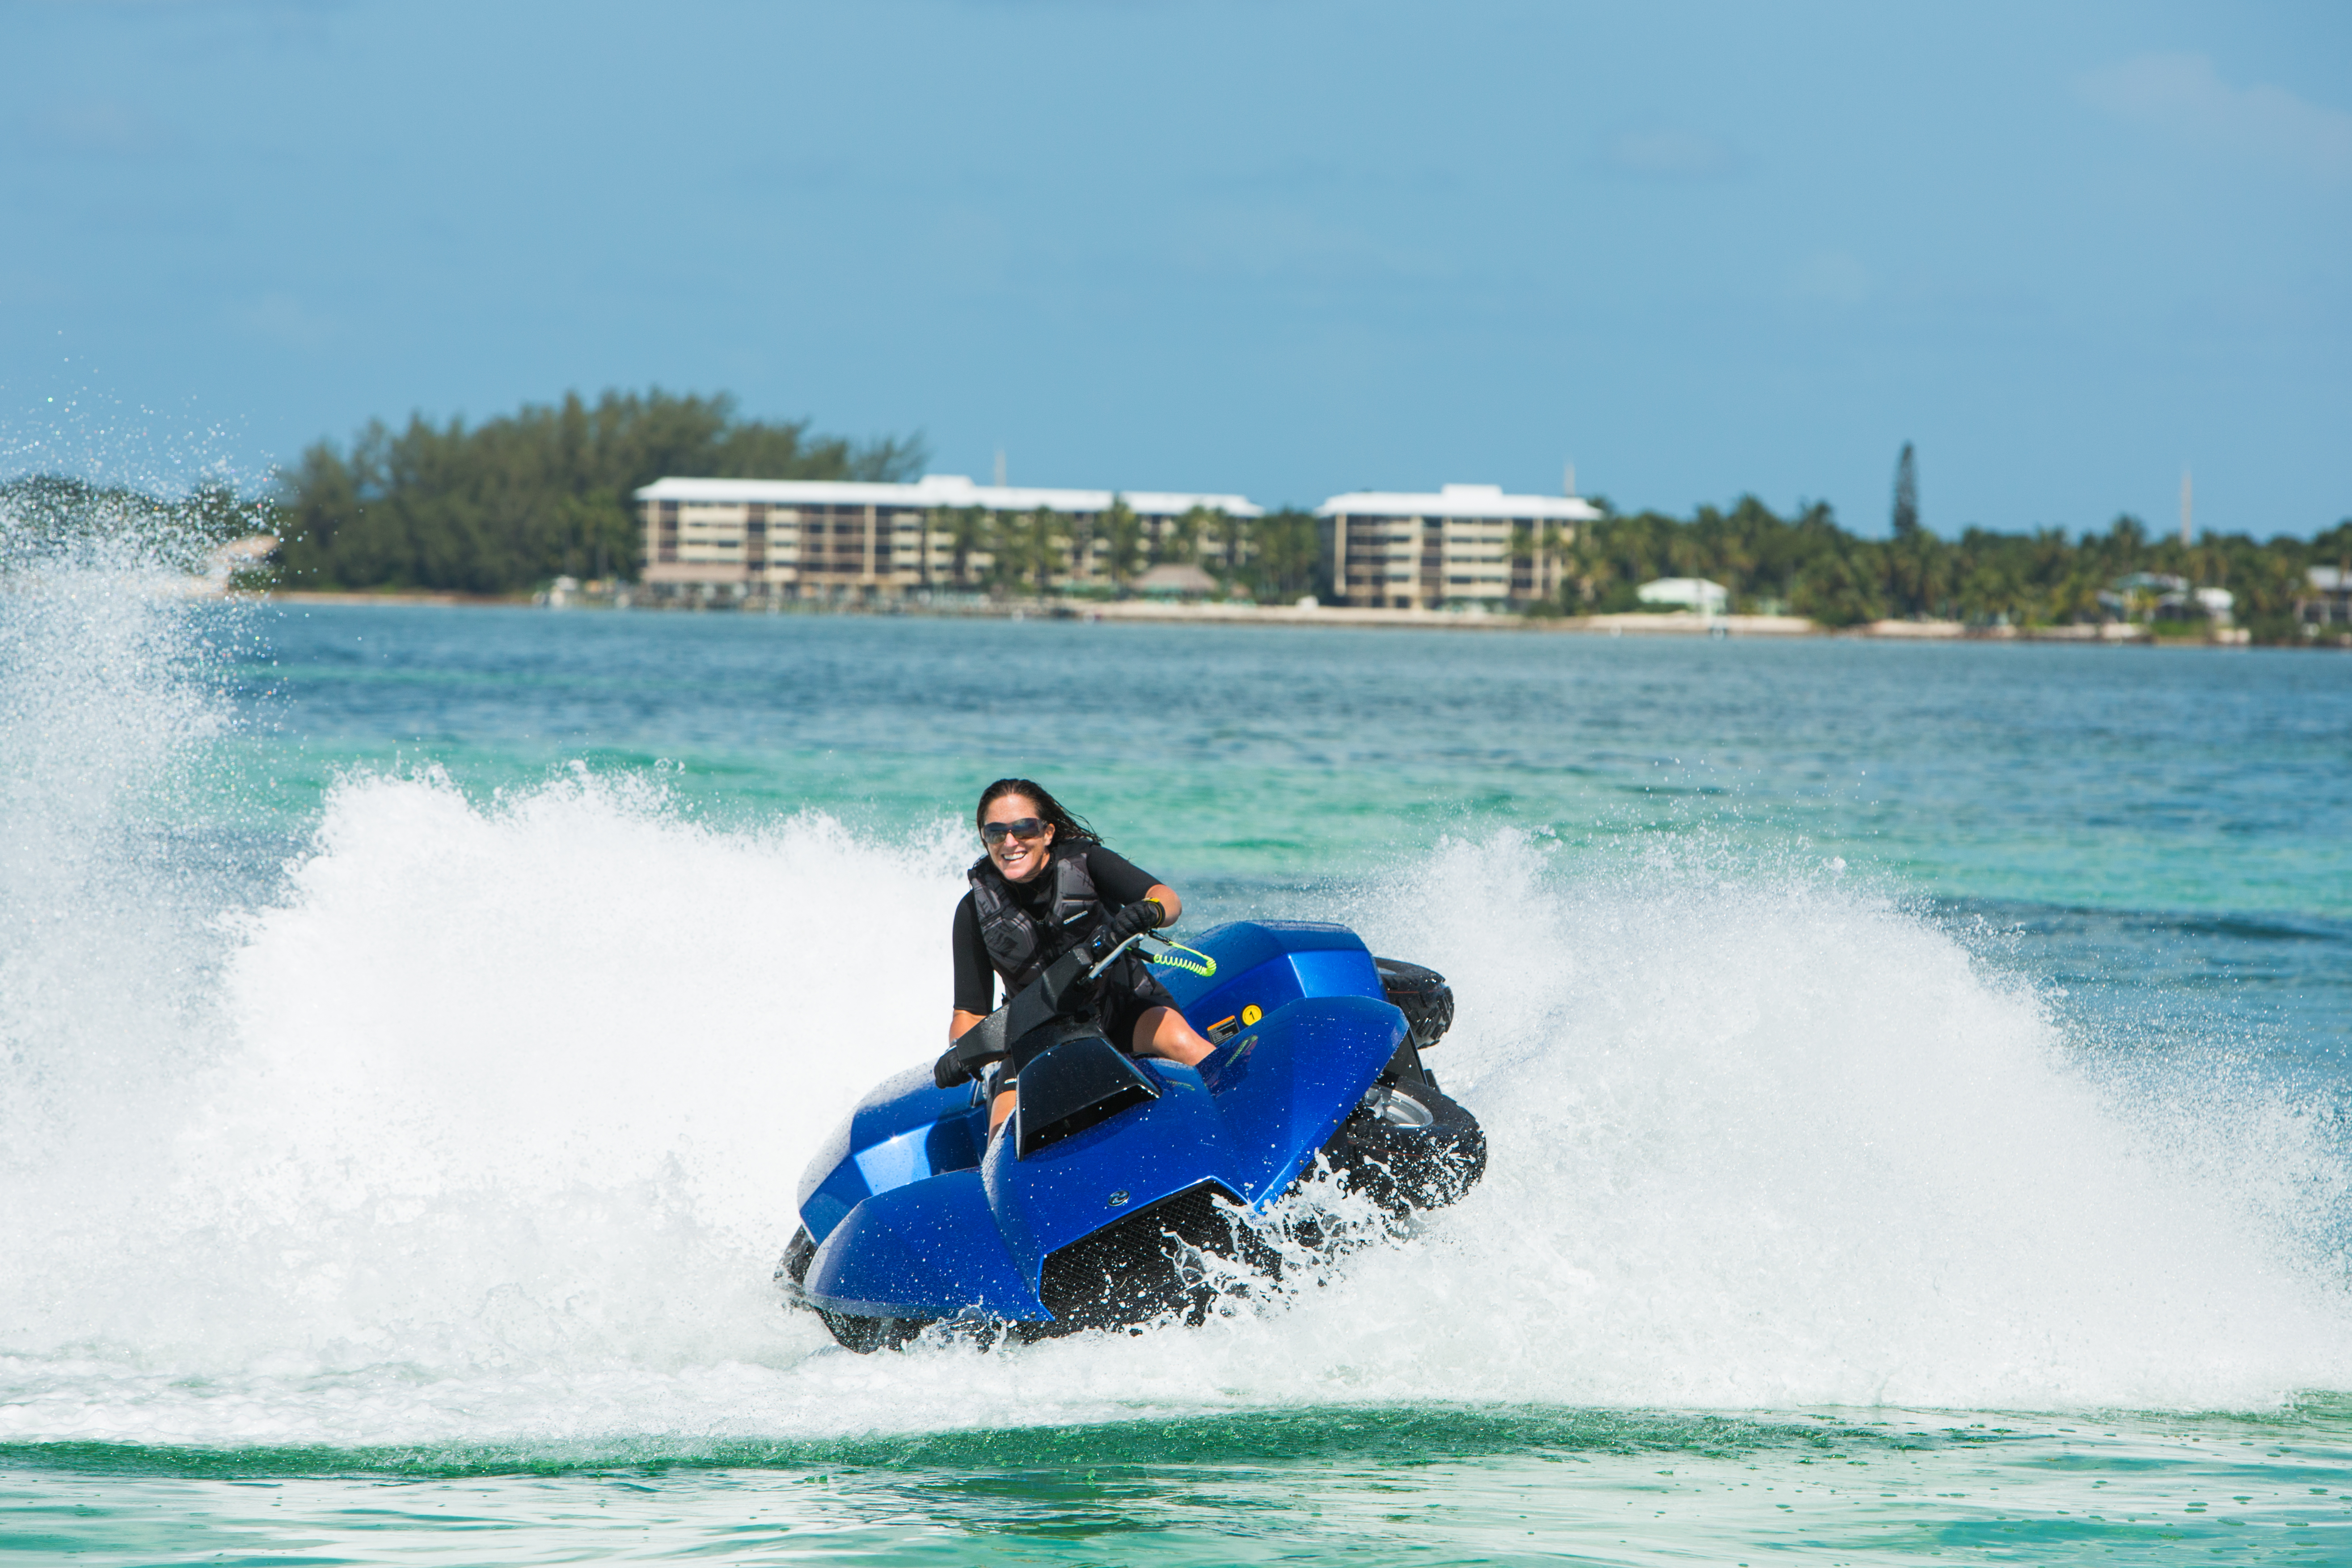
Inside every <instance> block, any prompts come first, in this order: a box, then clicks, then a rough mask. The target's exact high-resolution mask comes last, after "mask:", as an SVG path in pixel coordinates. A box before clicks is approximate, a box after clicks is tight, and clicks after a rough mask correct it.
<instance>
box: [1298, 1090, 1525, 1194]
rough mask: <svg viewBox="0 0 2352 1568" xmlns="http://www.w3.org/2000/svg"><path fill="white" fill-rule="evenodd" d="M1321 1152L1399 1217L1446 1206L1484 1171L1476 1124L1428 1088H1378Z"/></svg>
mask: <svg viewBox="0 0 2352 1568" xmlns="http://www.w3.org/2000/svg"><path fill="white" fill-rule="evenodd" d="M1323 1152H1324V1154H1325V1156H1326V1157H1327V1158H1328V1159H1329V1161H1330V1162H1331V1165H1332V1168H1333V1169H1334V1170H1336V1171H1337V1172H1338V1173H1339V1176H1340V1179H1341V1180H1343V1181H1344V1182H1346V1183H1347V1184H1349V1186H1350V1187H1351V1188H1353V1189H1354V1190H1355V1191H1358V1192H1360V1193H1363V1194H1367V1195H1369V1196H1370V1198H1371V1199H1372V1200H1373V1201H1374V1202H1376V1203H1378V1204H1379V1205H1381V1207H1383V1208H1385V1209H1387V1210H1389V1211H1390V1212H1391V1214H1396V1215H1403V1214H1405V1213H1407V1212H1409V1211H1411V1210H1413V1209H1433V1208H1442V1207H1444V1205H1447V1204H1450V1203H1453V1202H1454V1200H1456V1199H1457V1198H1459V1197H1461V1196H1462V1194H1465V1193H1466V1192H1468V1191H1469V1190H1470V1189H1471V1188H1472V1187H1474V1186H1475V1185H1477V1184H1478V1178H1479V1177H1481V1176H1483V1175H1485V1174H1486V1132H1485V1131H1484V1130H1482V1129H1481V1128H1480V1127H1479V1125H1478V1119H1477V1118H1476V1117H1475V1116H1473V1115H1471V1114H1470V1113H1469V1112H1468V1111H1467V1110H1464V1109H1463V1108H1462V1107H1461V1106H1460V1105H1458V1104H1456V1103H1455V1102H1454V1100H1453V1099H1452V1098H1451V1097H1449V1096H1447V1095H1446V1094H1444V1093H1443V1092H1441V1091H1440V1090H1439V1089H1438V1088H1437V1086H1436V1085H1434V1084H1432V1083H1427V1082H1420V1083H1416V1082H1412V1081H1410V1080H1400V1081H1398V1082H1395V1083H1385V1084H1374V1085H1373V1086H1372V1088H1371V1089H1370V1090H1369V1091H1368V1092H1367V1093H1366V1094H1365V1096H1364V1098H1363V1100H1362V1102H1361V1103H1360V1104H1359V1105H1358V1106H1357V1107H1356V1109H1355V1110H1353V1111H1351V1112H1349V1116H1348V1120H1347V1121H1343V1122H1341V1123H1340V1124H1339V1131H1337V1132H1334V1133H1333V1134H1332V1135H1331V1141H1330V1142H1328V1143H1326V1144H1325V1145H1324V1146H1323Z"/></svg>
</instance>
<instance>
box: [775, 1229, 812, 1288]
mask: <svg viewBox="0 0 2352 1568" xmlns="http://www.w3.org/2000/svg"><path fill="white" fill-rule="evenodd" d="M815 1256H816V1242H815V1241H814V1239H812V1238H811V1237H810V1236H809V1232H808V1226H801V1227H800V1228H799V1229H798V1230H796V1231H794V1232H793V1238H792V1240H790V1241H788V1242H786V1243H785V1244H784V1255H783V1257H782V1258H780V1259H778V1260H777V1263H776V1278H777V1279H779V1280H781V1281H782V1282H783V1283H785V1284H787V1285H789V1286H790V1287H791V1288H792V1290H793V1294H795V1295H797V1294H798V1293H799V1291H800V1288H801V1287H802V1286H803V1285H805V1284H806V1283H808V1271H809V1260H810V1259H811V1258H814V1257H815Z"/></svg>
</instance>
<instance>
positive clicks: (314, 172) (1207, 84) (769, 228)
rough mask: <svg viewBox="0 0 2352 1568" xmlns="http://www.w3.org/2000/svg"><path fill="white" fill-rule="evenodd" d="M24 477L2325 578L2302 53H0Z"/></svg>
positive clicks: (878, 5) (2339, 513)
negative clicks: (701, 498) (306, 475)
mask: <svg viewBox="0 0 2352 1568" xmlns="http://www.w3.org/2000/svg"><path fill="white" fill-rule="evenodd" d="M0 216H5V234H6V239H5V247H0V471H21V470H24V469H26V468H66V469H78V470H80V471H86V472H91V473H96V474H100V475H102V476H104V477H109V478H117V479H122V478H130V479H150V480H163V481H172V480H184V479H186V478H187V477H189V476H191V475H193V474H195V473H197V472H199V471H204V470H214V471H220V472H225V473H227V474H230V475H233V476H236V477H237V478H239V479H242V480H247V481H257V480H258V479H260V478H261V477H262V476H265V475H266V474H267V472H268V468H269V467H270V465H272V464H273V463H278V462H287V461H290V460H291V459H293V458H295V457H296V456H298V455H299V452H300V450H301V448H302V447H304V446H306V445H307V444H309V443H310V442H311V441H313V440H316V439H318V438H320V437H324V436H332V437H339V438H341V437H348V436H349V435H350V433H351V432H352V429H353V428H354V427H355V426H358V425H359V424H360V423H362V421H364V420H365V419H367V418H369V417H370V416H383V417H385V418H387V419H393V420H399V419H404V418H405V417H406V416H407V415H408V414H409V413H410V412H411V411H412V410H422V411H424V412H425V414H427V415H428V416H434V417H439V418H446V417H447V416H452V415H464V416H468V417H469V418H480V417H482V416H488V415H492V414H497V413H499V412H502V411H505V410H508V409H510V408H512V407H513V406H515V405H517V404H519V403H521V402H524V401H526V400H529V401H546V400H549V399H551V398H554V397H556V396H560V395H562V392H563V391H564V390H565V389H566V388H571V387H578V388H582V389H585V390H593V389H597V388H601V387H605V386H622V387H642V386H646V385H648V384H661V385H663V386H666V387H668V388H670V389H672V390H677V391H703V392H714V391H720V390H727V391H732V392H734V393H735V394H737V395H738V396H739V397H740V399H741V402H742V405H743V407H744V409H745V411H746V412H749V413H752V414H756V415H761V416H812V417H814V420H815V421H816V423H817V425H818V426H819V427H820V428H823V429H826V430H835V431H841V432H845V433H849V434H854V435H875V434H882V433H893V432H895V433H908V432H916V431H919V432H921V433H922V434H923V435H924V436H925V437H927V438H928V439H929V442H930V445H931V448H932V451H933V454H934V457H933V463H932V466H933V468H937V469H940V470H941V471H949V472H966V473H971V474H973V475H975V476H977V477H982V478H984V477H985V476H986V475H987V474H988V472H989V470H990V468H991V465H992V461H993V458H994V455H995V453H996V451H997V450H998V449H999V448H1000V447H1001V448H1003V450H1004V451H1005V453H1006V456H1007V462H1008V465H1009V468H1010V471H1011V477H1012V478H1013V480H1014V481H1015V482H1018V483H1030V484H1067V485H1089V486H1091V485H1109V486H1118V487H1124V488H1130V489H1160V488H1165V489H1233V490H1240V491H1243V492H1244V493H1247V494H1248V495H1250V496H1251V497H1252V498H1253V499H1255V500H1260V501H1263V502H1265V503H1268V504H1276V503H1280V502H1285V501H1290V502H1300V503H1306V504H1312V503H1314V502H1316V501H1318V500H1321V499H1322V498H1323V497H1324V496H1326V495H1328V494H1330V493H1332V492H1334V491H1338V490H1343V489H1356V488H1380V489H1425V488H1433V487H1434V486H1436V485H1438V484H1440V483H1443V482H1446V481H1474V482H1475V481H1486V482H1494V483H1500V484H1504V485H1507V486H1508V487H1510V488H1512V489H1531V490H1539V491H1551V490H1556V489H1558V488H1559V484H1560V479H1561V468H1562V465H1563V464H1564V463H1566V462H1568V461H1570V460H1571V459H1572V460H1573V461H1574V462H1575V464H1576V467H1577V476H1578V479H1579V482H1580V489H1583V490H1584V491H1586V492H1588V493H1594V492H1597V493H1601V494H1605V495H1607V496H1609V497H1610V498H1611V499H1612V500H1614V501H1616V502H1617V504H1618V505H1620V506H1621V507H1627V508H1633V507H1640V506H1655V507H1660V508H1664V509H1667V510H1676V511H1680V510H1686V509H1688V508H1689V507H1691V506H1692V505H1694V504H1696V503H1698V502H1701V501H1715V502H1718V503H1720V502H1727V501H1728V500H1731V499H1732V498H1733V497H1735V496H1736V495H1738V493H1740V492H1742V491H1752V492H1754V493H1756V494H1757V495H1759V496H1760V497H1762V498H1763V499H1764V500H1767V501H1768V502H1769V503H1771V504H1773V505H1774V506H1777V507H1783V508H1785V507H1790V506H1793V505H1794V504H1796V503H1797V502H1798V501H1799V500H1801V499H1818V500H1828V501H1829V502H1831V503H1832V505H1833V506H1835V507H1836V509H1837V510H1838V513H1839V515H1840V517H1841V518H1843V520H1844V521H1846V522H1847V523H1848V524H1849V525H1850V526H1853V527H1855V528H1857V529H1860V530H1863V531H1873V532H1876V531H1884V530H1885V526H1886V515H1887V503H1888V493H1889V487H1890V485H1891V482H1892V477H1893V469H1894V464H1895V453H1896V450H1897V448H1898V447H1900V445H1901V444H1902V443H1903V442H1904V441H1905V440H1906V439H1907V440H1911V441H1915V442H1916V443H1917V446H1918V451H1919V471H1920V479H1921V492H1922V500H1923V510H1925V513H1926V516H1927V521H1928V523H1929V524H1930V526H1932V527H1935V528H1937V529H1938V530H1940V531H1948V532H1949V531H1957V530H1958V529H1959V528H1960V527H1962V526H1965V525H1968V524H1970V523H1976V524H1981V525H1983V526H1986V527H1991V528H1999V529H2023V528H2030V527H2034V526H2037V525H2061V526H2064V527H2067V528H2069V529H2079V528H2083V527H2086V526H2089V527H2097V526H2104V525H2105V522H2106V521H2107V520H2108V519H2110V518H2112V517H2113V516H2114V515H2115V514H2116V512H2117V511H2119V510H2132V511H2135V512H2137V513H2139V514H2140V515H2142V516H2143V517H2146V518H2147V519H2148V520H2149V521H2151V522H2152V523H2154V524H2156V525H2157V526H2159V527H2164V528H2169V527H2171V526H2173V525H2174V523H2175V521H2176V517H2177V507H2178V496H2179V480H2180V473H2181V469H2182V467H2183V466H2184V465H2189V466H2191V467H2193V468H2194V471H2195V475H2196V491H2197V503H2198V511H2197V515H2198V521H2199V522H2200V525H2202V526H2206V527H2210V528H2215V529H2220V530H2226V531H2249V532H2252V533H2255V534H2257V535H2260V536H2268V535H2270V534H2272V533H2275V532H2292V533H2298V534H2308V533H2310V532H2312V531H2314V530H2315V529H2318V528H2323V527H2326V526H2329V525H2331V524H2332V523H2334V522H2335V521H2336V520H2338V519H2340V518H2343V517H2345V516H2347V515H2352V7H2347V6H2344V5H2325V4H2313V5H2270V6H2261V5H2161V4H2133V5H2099V4H2075V5H2060V6H2053V5H1987V4H1971V5H1948V6H1944V7H1929V6H1924V5H1778V6H1763V5H1709V4H1686V5H1677V4H1659V5H1639V6H1629V5H1570V4H1550V5H1528V4H1482V3H1475V0H1454V3H1451V4H1447V5H1327V4H1314V3H1306V0H1297V3H1293V0H1261V3H1257V4H1245V5H1221V4H1197V5H1194V4H1126V5H1110V4H1009V3H994V4H924V3H915V0H903V3H902V0H869V3H866V4H860V5H831V6H808V5H782V4H772V5H692V4H684V5H679V4H672V5H659V6H655V5H596V4H584V3H580V0H571V3H567V4H562V5H551V4H540V3H525V0H512V3H502V4H498V5H481V4H474V5H436V4H427V3H420V0H404V3H402V4H396V5H394V4H380V3H373V0H370V3H352V4H336V5H292V4H278V5H212V4H201V3H197V0H180V3H173V4H167V3H152V4H124V5H102V4H62V3H37V4H26V3H23V0H16V3H5V0H0Z"/></svg>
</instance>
